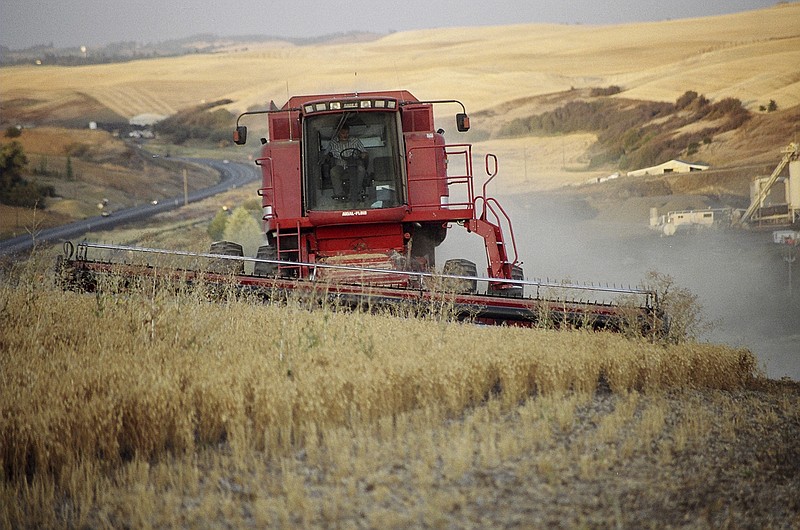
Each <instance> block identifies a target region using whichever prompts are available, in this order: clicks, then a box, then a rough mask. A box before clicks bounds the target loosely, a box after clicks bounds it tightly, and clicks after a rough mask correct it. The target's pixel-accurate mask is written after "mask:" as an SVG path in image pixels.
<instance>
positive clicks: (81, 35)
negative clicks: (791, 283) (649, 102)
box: [0, 0, 777, 49]
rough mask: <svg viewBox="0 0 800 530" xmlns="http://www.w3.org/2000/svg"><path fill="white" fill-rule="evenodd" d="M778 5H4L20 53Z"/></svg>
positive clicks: (0, 18)
mask: <svg viewBox="0 0 800 530" xmlns="http://www.w3.org/2000/svg"><path fill="white" fill-rule="evenodd" d="M776 1H777V0H605V1H600V0H536V1H524V0H500V1H494V2H492V1H487V0H483V1H478V0H399V1H398V0H395V1H392V2H388V1H377V0H352V1H349V2H342V1H338V2H337V1H328V0H292V1H289V0H280V1H269V0H261V1H259V0H238V1H234V2H229V1H225V0H194V1H181V2H178V1H175V0H125V1H119V0H46V1H45V0H0V45H3V46H8V47H10V48H13V49H20V48H27V47H29V46H33V45H37V44H49V43H51V42H52V43H53V44H54V45H55V46H57V47H72V46H81V45H86V46H96V45H101V44H108V43H111V42H119V41H136V42H140V43H146V42H157V41H163V40H169V39H172V38H181V37H187V36H190V35H194V34H197V33H213V34H216V35H219V36H231V35H254V34H258V35H274V36H282V37H313V36H319V35H325V34H330V33H337V32H348V31H352V30H363V31H371V32H376V33H387V32H389V31H393V30H394V31H404V30H409V29H422V28H437V27H450V26H482V25H503V24H516V23H537V22H543V23H562V24H575V23H580V24H616V23H623V22H634V21H649V20H665V19H678V18H691V17H699V16H707V15H715V14H722V13H733V12H738V11H747V10H751V9H759V8H762V7H768V6H771V5H774V4H775V3H776Z"/></svg>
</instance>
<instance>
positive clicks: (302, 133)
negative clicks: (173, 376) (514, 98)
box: [59, 90, 664, 333]
mask: <svg viewBox="0 0 800 530" xmlns="http://www.w3.org/2000/svg"><path fill="white" fill-rule="evenodd" d="M445 104H455V105H459V106H460V107H461V112H459V113H457V114H456V125H457V129H458V131H460V132H465V131H467V130H468V129H469V118H468V116H467V114H466V111H465V109H464V105H463V104H461V103H460V102H459V101H456V100H436V101H420V100H418V99H417V98H415V97H414V96H413V95H412V94H411V93H409V92H407V91H402V90H401V91H386V92H363V93H358V94H327V95H315V96H295V97H292V98H290V99H289V101H288V102H287V103H286V104H285V105H284V106H283V107H282V108H277V107H274V106H273V108H271V109H268V110H263V111H253V112H245V113H243V114H241V115H240V116H239V118H238V119H237V122H236V130H235V132H234V141H235V143H236V144H238V145H244V144H245V143H246V141H247V128H246V127H245V126H243V125H240V121H241V120H242V118H243V117H245V116H251V115H266V116H267V122H268V126H269V137H268V138H262V139H261V143H262V148H261V155H260V157H259V158H257V159H256V164H257V165H258V166H260V168H261V171H262V186H261V188H260V189H259V190H258V194H259V195H260V196H261V197H262V207H263V221H264V233H265V236H266V244H265V245H263V246H261V247H260V248H259V249H258V252H257V255H256V256H255V257H254V258H252V257H246V256H244V255H243V252H242V247H241V245H238V244H236V243H233V242H224V241H223V242H217V243H214V244H212V247H211V251H210V252H209V253H208V254H199V253H189V252H180V251H167V250H159V249H148V248H141V247H128V246H118V245H104V244H94V243H85V242H84V243H81V244H79V245H78V247H77V252H75V250H74V248H73V247H72V245H67V251H66V254H67V256H66V258H65V259H62V260H61V263H60V267H59V268H60V270H61V277H62V278H64V280H65V283H66V284H67V285H69V286H74V287H79V288H82V289H93V288H96V286H97V279H98V275H101V274H107V273H111V272H112V271H117V272H119V271H120V269H122V273H123V274H125V275H139V276H141V275H151V274H152V275H155V274H165V273H166V274H172V275H178V274H180V275H181V277H183V278H188V279H189V280H190V281H193V280H194V279H195V278H196V277H197V276H199V275H202V277H203V281H206V282H209V281H210V282H216V281H219V282H222V281H230V280H231V275H233V277H234V280H233V281H234V284H235V285H237V286H239V287H240V288H242V289H246V290H257V291H259V292H263V293H265V294H266V293H270V296H274V295H275V294H276V293H284V294H285V293H294V294H302V293H309V292H314V293H318V292H319V291H320V286H324V292H325V293H326V296H329V297H335V298H336V299H337V300H338V301H339V302H340V303H345V304H348V305H352V306H364V305H369V306H377V305H392V304H408V303H412V304H413V303H420V302H424V301H426V300H431V299H435V298H436V297H437V296H439V297H441V296H443V293H447V294H449V295H450V296H452V297H453V298H452V301H453V303H454V308H455V313H456V316H458V317H459V318H470V319H474V320H475V321H478V322H483V323H491V324H504V323H508V324H518V325H541V324H543V320H547V323H548V324H553V325H569V326H575V327H583V326H589V327H593V328H607V329H621V328H623V327H626V328H628V327H630V326H631V325H633V326H636V327H637V328H638V329H641V330H642V332H644V333H654V332H656V333H657V332H658V330H660V329H661V328H662V327H663V322H664V320H663V319H662V318H661V316H660V315H659V311H658V309H657V306H658V304H657V300H656V298H655V294H654V293H653V292H651V291H648V290H642V289H620V288H613V287H599V286H589V285H570V284H563V283H556V284H550V283H545V282H536V281H526V280H525V279H524V277H523V271H522V268H521V266H520V263H519V260H518V254H517V249H516V243H515V241H514V235H513V230H512V227H511V222H510V219H509V218H508V216H507V215H506V212H505V210H504V209H503V208H502V206H501V205H500V204H499V203H498V201H497V200H496V199H494V198H493V197H490V196H489V195H488V194H487V185H488V184H489V182H490V181H491V180H492V179H493V178H494V177H495V175H496V174H497V159H496V158H495V157H494V155H487V156H486V159H485V168H486V172H487V177H488V179H487V180H486V182H485V183H484V184H483V186H482V188H481V190H480V193H479V194H478V193H476V190H475V182H474V178H473V163H472V146H471V145H470V144H467V143H457V144H448V143H446V142H445V139H444V135H443V133H444V131H442V130H435V128H434V113H433V109H434V106H435V105H445ZM453 225H461V226H462V227H464V228H465V229H466V230H467V231H468V232H470V233H475V234H477V235H479V236H480V237H482V238H483V241H484V243H485V248H486V258H487V264H486V274H485V276H484V275H479V273H478V269H477V266H476V265H475V264H474V263H473V262H471V261H468V260H466V259H454V260H448V261H447V262H445V263H444V264H443V266H442V267H441V268H437V263H436V257H435V255H436V253H435V249H436V247H437V246H439V245H440V244H441V243H442V242H443V241H444V240H445V237H446V236H447V232H448V229H449V228H450V227H451V226H453ZM506 234H508V236H506ZM137 253H139V254H145V255H151V256H152V255H172V256H183V257H187V258H191V259H193V260H195V262H196V260H198V259H203V260H209V262H208V263H207V266H205V267H199V268H191V267H188V268H186V267H173V268H172V269H169V268H165V267H156V266H154V265H152V264H146V265H144V264H142V263H141V261H140V263H139V264H138V265H137V264H135V263H134V262H133V261H135V260H133V261H132V260H130V259H129V258H126V260H125V262H123V263H121V262H120V260H119V256H120V255H123V256H126V257H129V256H131V255H134V254H137ZM90 254H92V256H91V257H90ZM220 255H225V256H224V257H221V256H220ZM247 261H250V262H253V263H254V265H253V269H252V273H251V274H245V273H244V263H245V262H247ZM221 262H222V263H227V264H228V265H229V267H228V268H227V269H225V268H222V269H220V263H221ZM231 264H233V265H234V266H233V267H232V268H231V267H230V265H231ZM437 270H439V271H440V273H439V274H437V273H436V271H437ZM431 286H436V287H435V288H431ZM484 286H485V287H484ZM526 291H527V292H526ZM526 295H527V296H526ZM592 297H594V301H585V300H584V299H585V298H589V299H591V298H592ZM619 297H622V298H624V300H625V302H624V303H621V302H620V300H613V298H619ZM598 298H599V299H602V300H598ZM609 298H612V299H611V300H609Z"/></svg>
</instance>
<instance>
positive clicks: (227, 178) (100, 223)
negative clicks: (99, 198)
mask: <svg viewBox="0 0 800 530" xmlns="http://www.w3.org/2000/svg"><path fill="white" fill-rule="evenodd" d="M178 160H184V161H186V162H191V163H195V164H203V165H206V166H209V167H211V168H212V169H215V170H217V171H219V173H220V181H219V183H217V184H216V185H214V186H211V187H209V188H205V189H202V190H198V191H195V192H192V193H190V194H189V202H196V201H200V200H203V199H207V198H208V197H211V196H213V195H216V194H218V193H222V192H224V191H228V190H230V189H233V188H238V187H240V186H243V185H245V184H249V183H251V182H253V181H255V180H257V179H258V178H259V171H258V168H257V167H256V166H255V165H254V164H240V163H236V162H230V163H226V162H223V161H222V160H213V159H210V158H191V159H178ZM183 201H184V197H183V195H181V196H180V197H174V198H171V199H164V200H162V201H159V203H158V204H149V203H148V204H143V205H140V206H134V207H133V208H126V209H124V210H117V211H115V212H114V215H110V216H108V217H102V216H97V217H90V218H88V219H84V220H82V221H76V222H74V223H70V224H67V225H62V226H56V227H53V228H48V229H45V230H41V231H40V232H38V233H37V234H36V237H35V242H36V244H37V245H42V244H57V243H60V242H62V241H65V240H68V239H75V238H78V237H80V236H82V235H83V234H85V233H87V232H90V231H93V230H108V229H110V228H113V227H115V226H119V225H122V224H125V223H130V222H132V221H141V220H144V219H149V218H150V217H152V216H154V215H156V214H159V213H162V212H167V211H169V210H174V209H176V208H179V207H180V206H182V205H183ZM33 244H34V238H33V237H31V235H30V234H26V235H23V236H18V237H15V238H12V239H6V240H3V241H0V256H3V255H14V254H20V253H23V252H27V251H29V250H30V249H31V248H33Z"/></svg>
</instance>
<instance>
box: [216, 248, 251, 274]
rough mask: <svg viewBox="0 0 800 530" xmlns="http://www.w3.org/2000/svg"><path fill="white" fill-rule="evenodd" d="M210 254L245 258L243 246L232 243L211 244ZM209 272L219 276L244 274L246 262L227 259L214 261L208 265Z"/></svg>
mask: <svg viewBox="0 0 800 530" xmlns="http://www.w3.org/2000/svg"><path fill="white" fill-rule="evenodd" d="M209 254H222V255H225V256H244V251H243V250H242V245H240V244H238V243H234V242H232V241H215V242H214V243H211V250H209ZM208 271H209V272H215V273H217V274H244V262H243V261H240V260H229V259H225V258H220V259H215V260H212V261H211V263H209V265H208Z"/></svg>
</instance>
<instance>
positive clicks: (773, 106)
mask: <svg viewBox="0 0 800 530" xmlns="http://www.w3.org/2000/svg"><path fill="white" fill-rule="evenodd" d="M776 110H778V104H777V103H775V100H774V99H771V100H769V105H767V112H775V111H776Z"/></svg>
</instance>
